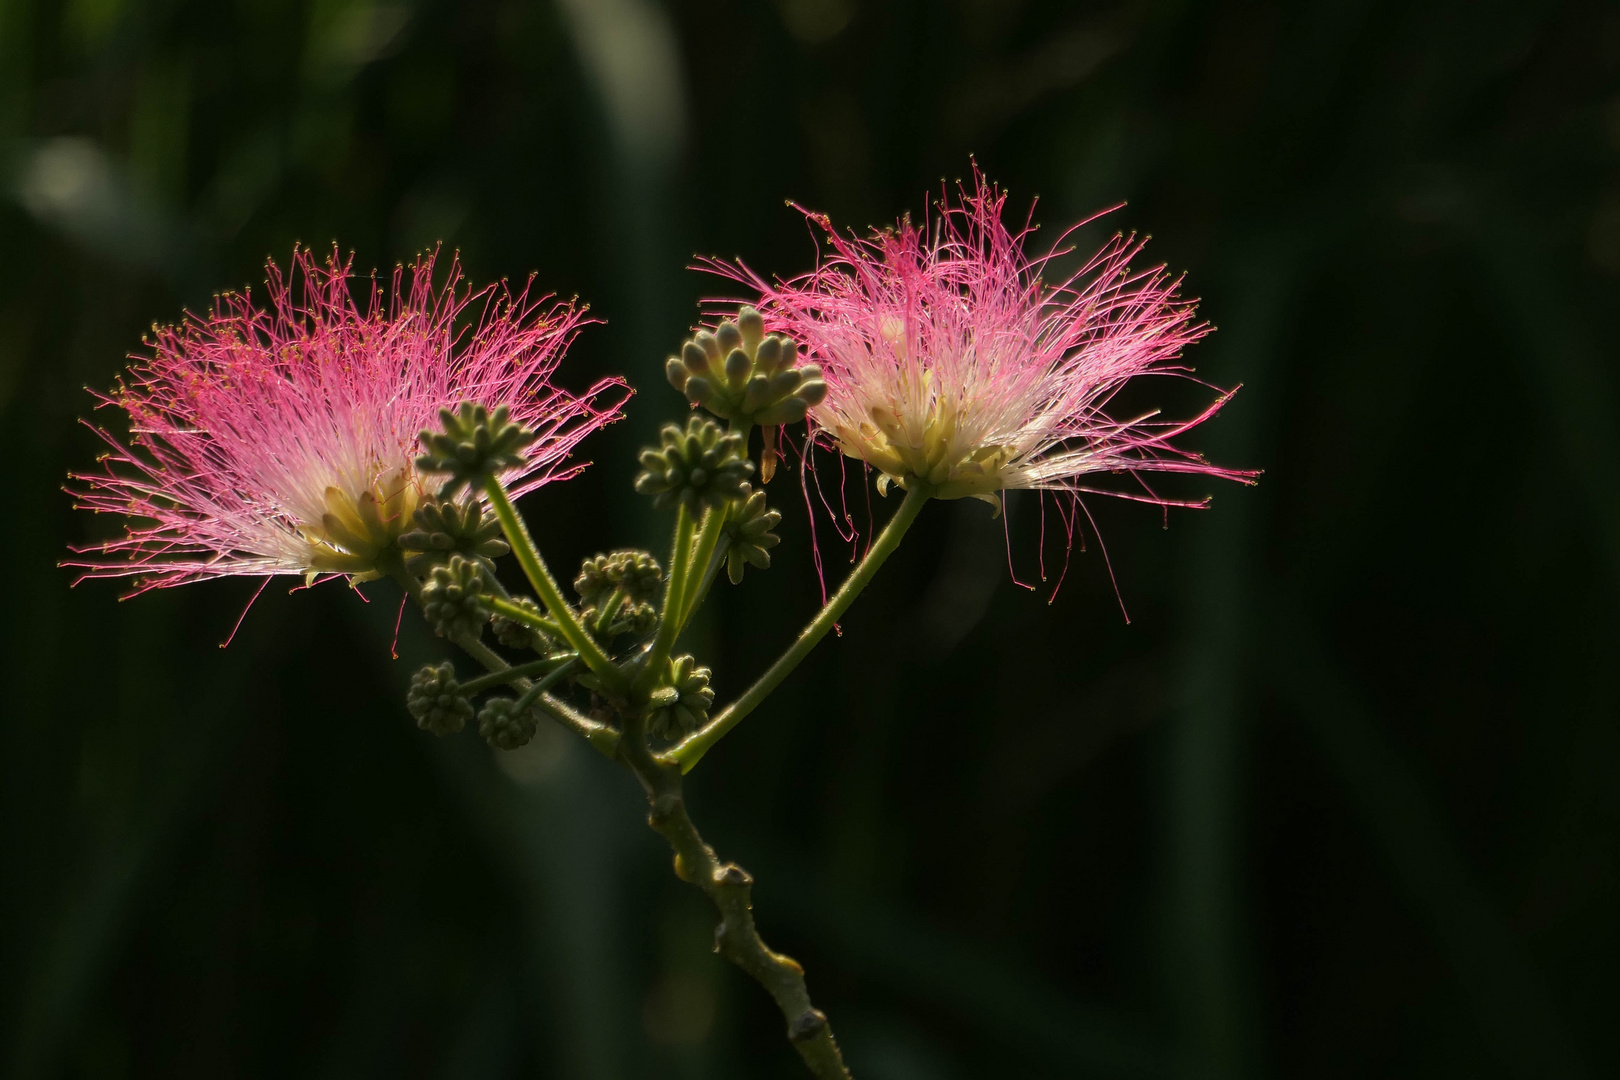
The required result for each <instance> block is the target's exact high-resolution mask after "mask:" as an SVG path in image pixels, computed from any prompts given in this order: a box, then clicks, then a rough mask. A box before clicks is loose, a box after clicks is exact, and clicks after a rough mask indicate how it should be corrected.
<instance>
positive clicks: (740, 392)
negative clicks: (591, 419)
mask: <svg viewBox="0 0 1620 1080" xmlns="http://www.w3.org/2000/svg"><path fill="white" fill-rule="evenodd" d="M798 358H799V347H798V345H797V344H795V343H794V342H793V341H791V340H789V339H788V338H785V337H783V336H781V335H780V334H767V333H766V332H765V319H764V317H763V316H761V315H760V313H759V312H758V311H757V310H755V309H754V308H751V307H743V308H742V309H741V310H740V311H739V312H738V313H737V318H736V319H735V320H731V319H726V320H723V321H722V322H721V323H720V325H719V326H718V327H716V328H715V329H714V330H713V331H709V330H699V331H698V332H697V333H696V334H694V335H692V338H691V339H690V340H689V341H687V342H686V343H685V344H683V345H682V346H681V352H680V355H679V356H675V357H670V359H669V360H668V361H667V362H666V363H665V365H664V373H665V375H666V376H667V378H668V379H669V383H670V385H671V386H673V387H675V388H676V389H677V390H679V391H680V392H681V393H683V394H685V395H686V399H687V400H688V401H690V402H691V403H692V404H694V405H701V406H702V407H703V408H705V409H707V410H709V412H711V413H713V414H714V415H716V416H718V417H720V418H721V419H724V420H731V421H733V422H735V423H737V424H739V425H741V426H743V427H752V426H754V425H759V426H776V425H781V424H791V423H795V422H797V421H799V420H802V419H804V417H805V414H806V413H807V412H808V411H809V409H810V408H811V407H812V406H814V405H818V404H820V403H821V401H822V399H823V398H824V397H826V393H827V388H826V384H825V383H824V382H822V381H821V369H820V368H818V367H815V366H813V365H806V366H805V367H802V368H801V367H798V366H797V365H798Z"/></svg>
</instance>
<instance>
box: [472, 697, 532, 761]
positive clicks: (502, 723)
mask: <svg viewBox="0 0 1620 1080" xmlns="http://www.w3.org/2000/svg"><path fill="white" fill-rule="evenodd" d="M539 726H540V717H539V716H538V715H537V714H536V713H535V711H534V709H533V708H526V709H520V708H518V703H517V702H516V701H514V700H513V699H512V698H490V699H489V700H488V701H486V702H484V707H483V708H482V709H479V710H478V734H480V735H482V736H483V737H484V741H485V742H487V743H489V745H491V746H493V747H494V748H495V749H497V750H516V749H517V748H518V747H520V746H522V745H523V744H525V743H527V742H528V741H529V740H530V739H532V738H534V733H535V730H536V729H537V728H538V727H539Z"/></svg>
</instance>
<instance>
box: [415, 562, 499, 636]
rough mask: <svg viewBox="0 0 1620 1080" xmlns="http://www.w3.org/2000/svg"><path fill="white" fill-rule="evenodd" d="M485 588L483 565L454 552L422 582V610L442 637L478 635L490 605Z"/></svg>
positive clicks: (486, 588)
mask: <svg viewBox="0 0 1620 1080" xmlns="http://www.w3.org/2000/svg"><path fill="white" fill-rule="evenodd" d="M486 591H488V584H487V582H486V580H485V578H484V568H483V566H482V565H481V564H479V563H478V562H477V561H476V560H474V559H464V558H462V557H461V556H460V555H452V556H450V560H449V562H447V563H445V564H444V565H443V566H435V567H434V568H433V571H432V573H430V574H429V575H428V578H427V580H426V581H424V582H423V583H422V614H423V615H424V616H426V617H427V621H428V622H429V623H430V624H431V625H432V627H433V632H434V633H435V634H438V635H439V636H440V637H447V638H452V639H454V638H458V637H461V636H462V635H466V636H467V637H473V638H476V637H478V636H479V634H480V633H482V631H483V628H484V621H485V620H486V619H488V618H489V609H488V608H487V607H485V605H484V594H485V592H486Z"/></svg>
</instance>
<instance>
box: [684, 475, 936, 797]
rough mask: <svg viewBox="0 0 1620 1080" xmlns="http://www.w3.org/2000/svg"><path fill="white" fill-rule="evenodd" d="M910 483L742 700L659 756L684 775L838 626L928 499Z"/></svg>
mask: <svg viewBox="0 0 1620 1080" xmlns="http://www.w3.org/2000/svg"><path fill="white" fill-rule="evenodd" d="M910 483H911V488H910V490H908V491H907V492H906V497H905V501H903V502H902V503H901V504H900V509H898V510H896V511H895V512H894V516H893V517H891V518H890V519H889V523H888V524H887V525H885V526H884V527H883V531H882V532H880V533H878V535H877V539H875V540H873V541H872V546H871V547H870V548H868V549H867V551H866V557H865V558H863V559H862V560H861V561H860V565H858V566H856V567H855V569H854V571H853V572H852V573H851V574H850V575H849V577H848V578H847V579H845V581H844V584H843V585H842V586H840V587H839V589H838V591H837V592H836V593H834V594H833V597H832V599H831V600H828V601H827V605H826V606H825V607H823V608H822V609H821V611H820V612H818V613H817V614H816V617H815V619H814V620H812V621H811V623H810V625H809V626H807V627H805V628H804V632H803V633H801V634H800V635H799V637H798V640H797V641H795V642H794V643H793V644H792V646H790V647H789V648H788V651H787V652H785V653H783V654H782V656H781V657H780V658H779V659H778V660H777V661H776V663H774V664H772V665H771V666H770V667H769V668H768V669H767V670H766V671H765V674H763V675H761V676H760V677H759V681H757V682H755V683H754V685H753V686H750V687H749V688H748V689H747V691H745V692H744V693H743V695H742V697H740V698H738V699H737V700H736V701H734V702H732V703H731V704H730V705H728V706H726V708H725V709H724V710H722V711H721V712H720V713H719V714H718V715H717V716H715V718H714V719H713V720H710V721H709V723H708V724H707V725H705V726H704V727H702V728H699V729H698V730H697V731H694V732H693V733H692V734H691V735H688V736H687V737H686V738H685V739H683V740H682V741H681V742H680V743H679V744H677V745H676V746H675V747H673V748H672V749H670V750H669V751H667V752H666V753H665V754H664V755H663V756H664V757H665V758H666V759H667V760H669V761H673V762H675V763H676V764H678V765H679V766H680V767H681V771H682V772H690V771H691V769H692V766H694V765H696V764H697V763H698V761H699V760H700V759H701V758H702V757H703V755H704V754H706V753H708V752H709V747H711V746H713V745H714V744H715V743H717V742H719V741H720V739H721V738H722V737H723V736H724V735H725V734H726V732H728V731H730V730H731V729H732V728H734V727H736V726H737V724H738V723H740V722H741V721H742V719H743V717H745V716H747V715H748V714H749V713H751V712H753V711H754V709H756V708H757V707H758V706H759V703H760V702H762V701H764V700H765V698H766V697H767V696H768V695H769V694H770V692H771V691H772V690H775V689H776V688H777V686H778V685H779V684H780V683H781V682H782V680H783V679H785V678H787V677H788V675H789V674H790V673H791V672H792V671H793V669H794V668H796V667H798V666H799V662H800V661H802V660H803V659H804V658H805V657H806V656H809V655H810V650H811V649H813V648H815V647H816V643H817V642H819V641H820V640H821V639H822V638H824V637H826V636H827V631H829V630H831V629H832V628H833V626H834V625H835V624H836V623H837V622H838V619H839V618H840V617H841V616H842V615H843V614H844V612H845V611H846V610H847V609H848V608H849V605H850V604H852V603H853V602H854V601H855V598H856V597H857V596H859V595H860V594H861V590H862V589H865V588H866V586H867V585H868V584H870V582H871V580H872V578H873V576H874V575H876V574H877V572H878V568H879V567H881V566H882V565H883V563H884V560H886V559H888V557H889V556H890V555H892V554H893V553H894V549H895V548H897V547H899V546H900V540H901V538H902V537H903V536H905V535H906V530H907V529H909V528H911V523H912V522H913V521H915V520H917V513H918V512H919V511H920V510H922V508H923V504H924V503H925V502H927V501H928V499H929V496H930V495H931V490H930V489H929V488H927V487H926V486H924V485H923V484H922V483H921V482H920V481H918V480H915V479H913V480H912V481H911V482H910Z"/></svg>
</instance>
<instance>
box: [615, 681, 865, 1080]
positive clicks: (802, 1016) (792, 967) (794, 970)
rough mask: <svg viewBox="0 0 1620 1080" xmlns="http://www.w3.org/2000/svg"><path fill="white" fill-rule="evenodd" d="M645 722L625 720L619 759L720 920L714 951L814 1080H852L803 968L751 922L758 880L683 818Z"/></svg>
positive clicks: (679, 871) (677, 783)
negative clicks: (742, 976) (757, 990)
mask: <svg viewBox="0 0 1620 1080" xmlns="http://www.w3.org/2000/svg"><path fill="white" fill-rule="evenodd" d="M645 723H646V718H645V717H644V716H642V715H640V714H639V713H635V714H632V715H630V716H627V717H626V718H625V721H624V737H623V738H622V739H620V740H619V760H620V761H622V762H624V764H625V765H627V766H628V767H629V768H630V771H631V772H633V773H635V775H636V779H638V780H640V781H641V785H642V787H643V788H644V789H645V790H646V792H647V804H648V811H647V824H648V825H650V826H652V828H653V829H655V830H656V831H657V832H658V833H659V834H660V835H661V836H663V837H664V839H665V840H667V841H669V846H670V847H671V848H673V849H674V850H675V874H676V876H677V877H679V878H680V879H681V880H682V881H687V882H690V883H691V884H693V885H695V886H697V887H698V888H699V889H700V890H702V892H703V895H704V896H706V897H708V898H709V902H710V903H711V904H713V905H714V909H715V912H716V914H718V915H719V917H720V921H719V923H718V924H717V925H716V926H715V928H714V948H715V951H716V952H718V953H719V954H720V955H721V956H723V957H725V958H726V959H727V960H729V961H731V962H732V963H733V964H735V965H737V966H738V967H739V968H741V969H742V970H743V971H744V972H746V973H747V974H748V976H749V977H750V978H752V979H753V980H754V981H755V982H757V983H759V984H760V985H761V986H762V987H764V988H765V990H766V992H767V993H769V994H770V995H771V998H772V1000H774V1001H775V1002H776V1006H777V1008H779V1009H781V1010H782V1016H783V1018H784V1019H786V1020H787V1036H788V1041H789V1042H791V1043H792V1044H793V1048H794V1049H795V1050H797V1051H798V1052H799V1057H801V1058H802V1059H804V1063H805V1065H806V1066H807V1067H808V1068H809V1069H810V1072H811V1074H812V1075H814V1076H815V1077H817V1080H850V1075H849V1070H848V1069H846V1068H845V1067H844V1059H843V1056H842V1055H841V1054H840V1053H839V1050H838V1042H837V1041H836V1040H835V1039H834V1038H833V1033H832V1025H830V1024H829V1023H827V1016H826V1014H825V1013H823V1012H822V1011H821V1010H819V1009H817V1008H816V1007H815V1006H814V1005H812V1004H811V1002H810V990H809V988H808V987H807V986H806V985H805V981H804V968H802V967H800V966H799V963H798V961H796V960H794V959H793V958H792V957H791V956H784V955H783V954H781V953H779V952H774V951H772V950H771V948H770V947H769V946H767V945H766V944H765V942H764V941H763V940H761V939H760V936H759V929H758V927H757V926H755V924H754V912H753V886H754V879H753V878H752V877H750V876H749V874H748V872H747V871H746V870H744V869H743V868H742V867H740V866H738V865H737V864H736V863H722V862H721V861H720V859H719V857H718V856H717V855H716V854H715V852H714V849H713V848H711V847H710V846H709V845H708V844H706V843H704V841H703V837H702V835H701V834H699V832H698V831H697V826H695V825H693V824H692V818H691V817H690V815H688V814H687V812H686V799H685V796H684V794H683V792H682V790H681V770H680V769H678V768H676V767H675V766H674V765H673V764H671V763H669V762H667V761H663V760H660V759H658V758H655V757H653V755H652V753H651V751H649V750H648V749H647V744H646V741H645V735H644V730H645V729H644V725H645Z"/></svg>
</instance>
